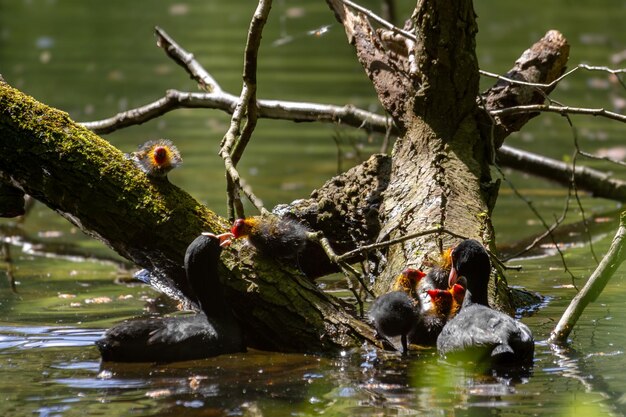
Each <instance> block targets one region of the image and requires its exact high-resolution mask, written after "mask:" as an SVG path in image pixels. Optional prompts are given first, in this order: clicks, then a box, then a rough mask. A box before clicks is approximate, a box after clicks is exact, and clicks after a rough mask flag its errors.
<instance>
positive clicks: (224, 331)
mask: <svg viewBox="0 0 626 417" xmlns="http://www.w3.org/2000/svg"><path fill="white" fill-rule="evenodd" d="M220 250H221V248H220V239H219V238H218V237H214V236H205V235H201V236H198V237H197V238H196V239H195V240H194V241H193V242H192V243H191V244H190V245H189V247H188V248H187V252H186V254H185V272H186V275H187V280H188V281H189V285H190V286H191V288H192V289H193V291H194V292H195V293H196V295H197V297H198V302H199V304H200V307H201V308H202V311H203V312H202V313H198V314H195V315H193V316H183V317H175V316H173V317H164V318H150V319H136V320H128V321H125V322H123V323H120V324H118V325H116V326H114V327H113V328H111V329H109V330H107V332H106V333H105V335H104V337H103V338H102V339H100V340H97V341H96V345H97V346H98V349H99V350H100V353H101V355H102V360H103V361H116V362H174V361H184V360H192V359H201V358H207V357H211V356H216V355H220V354H223V353H233V352H243V351H245V344H244V339H243V335H242V332H241V328H240V327H239V324H238V323H237V321H236V319H235V317H234V315H233V313H232V311H231V309H230V306H228V304H227V303H226V302H225V300H224V297H223V291H222V286H221V284H220V282H219V274H218V269H217V264H218V258H219V254H220Z"/></svg>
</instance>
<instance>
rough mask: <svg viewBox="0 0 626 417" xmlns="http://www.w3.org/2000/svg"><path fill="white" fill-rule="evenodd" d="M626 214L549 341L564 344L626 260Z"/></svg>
mask: <svg viewBox="0 0 626 417" xmlns="http://www.w3.org/2000/svg"><path fill="white" fill-rule="evenodd" d="M625 240H626V212H623V213H622V214H621V216H620V226H619V228H618V229H617V233H616V234H615V237H614V238H613V242H612V243H611V247H610V248H609V251H608V253H607V254H606V255H605V256H604V258H602V261H601V262H600V265H598V267H597V268H596V270H595V271H594V272H593V274H592V275H591V277H589V280H588V281H587V283H586V284H585V286H584V287H583V288H582V289H581V290H580V292H579V293H578V294H576V296H575V297H574V298H573V299H572V301H571V302H570V304H569V306H568V307H567V309H566V310H565V313H563V316H562V317H561V320H559V322H558V324H557V325H556V327H555V328H554V330H553V331H552V333H551V334H550V338H549V339H548V341H549V342H550V343H554V344H564V343H566V341H567V337H568V336H569V334H570V332H571V331H572V329H573V328H574V326H575V325H576V322H577V321H578V319H579V318H580V316H581V315H582V313H583V311H584V310H585V308H586V307H587V305H588V304H589V303H590V302H592V301H595V300H596V299H597V298H598V296H599V295H600V293H601V292H602V290H603V289H604V287H605V286H606V284H607V283H608V282H609V280H610V279H611V277H612V276H613V274H614V273H615V271H616V270H617V268H618V267H619V266H620V265H621V264H622V262H624V260H625V259H626V248H624V241H625Z"/></svg>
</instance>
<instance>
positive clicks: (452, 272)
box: [448, 265, 459, 287]
mask: <svg viewBox="0 0 626 417" xmlns="http://www.w3.org/2000/svg"><path fill="white" fill-rule="evenodd" d="M458 279H459V277H458V275H457V273H456V268H455V267H454V265H452V268H450V276H448V286H449V287H451V286H453V285H454V284H456V281H457V280H458Z"/></svg>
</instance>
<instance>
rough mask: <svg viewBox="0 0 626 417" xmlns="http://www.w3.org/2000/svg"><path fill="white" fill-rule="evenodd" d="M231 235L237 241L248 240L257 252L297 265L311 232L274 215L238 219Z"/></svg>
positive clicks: (293, 221) (291, 221)
mask: <svg viewBox="0 0 626 417" xmlns="http://www.w3.org/2000/svg"><path fill="white" fill-rule="evenodd" d="M230 231H231V233H232V234H233V237H234V238H235V239H238V238H247V239H248V242H250V243H251V244H252V246H254V247H255V248H256V249H257V250H259V251H260V252H263V253H265V254H266V255H270V256H276V257H278V258H281V259H284V260H291V261H295V263H297V260H298V257H299V256H300V254H301V253H302V251H304V249H305V247H306V245H307V241H308V233H309V232H310V230H309V229H308V228H307V227H306V226H304V225H302V224H300V223H298V222H297V221H296V220H292V219H289V218H286V217H278V216H276V215H273V214H268V215H264V216H253V217H246V218H245V219H237V220H235V222H234V223H233V226H232V228H231V230H230Z"/></svg>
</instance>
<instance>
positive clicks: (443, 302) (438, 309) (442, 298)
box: [427, 289, 452, 316]
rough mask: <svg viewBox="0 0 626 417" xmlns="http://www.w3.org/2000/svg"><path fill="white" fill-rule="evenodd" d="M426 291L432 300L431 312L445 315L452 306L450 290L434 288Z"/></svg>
mask: <svg viewBox="0 0 626 417" xmlns="http://www.w3.org/2000/svg"><path fill="white" fill-rule="evenodd" d="M427 292H428V295H429V296H430V299H431V300H432V305H433V310H434V311H433V313H435V314H437V315H443V316H447V315H448V313H449V312H450V309H451V308H452V293H451V292H450V290H441V289H434V290H428V291H427Z"/></svg>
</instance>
